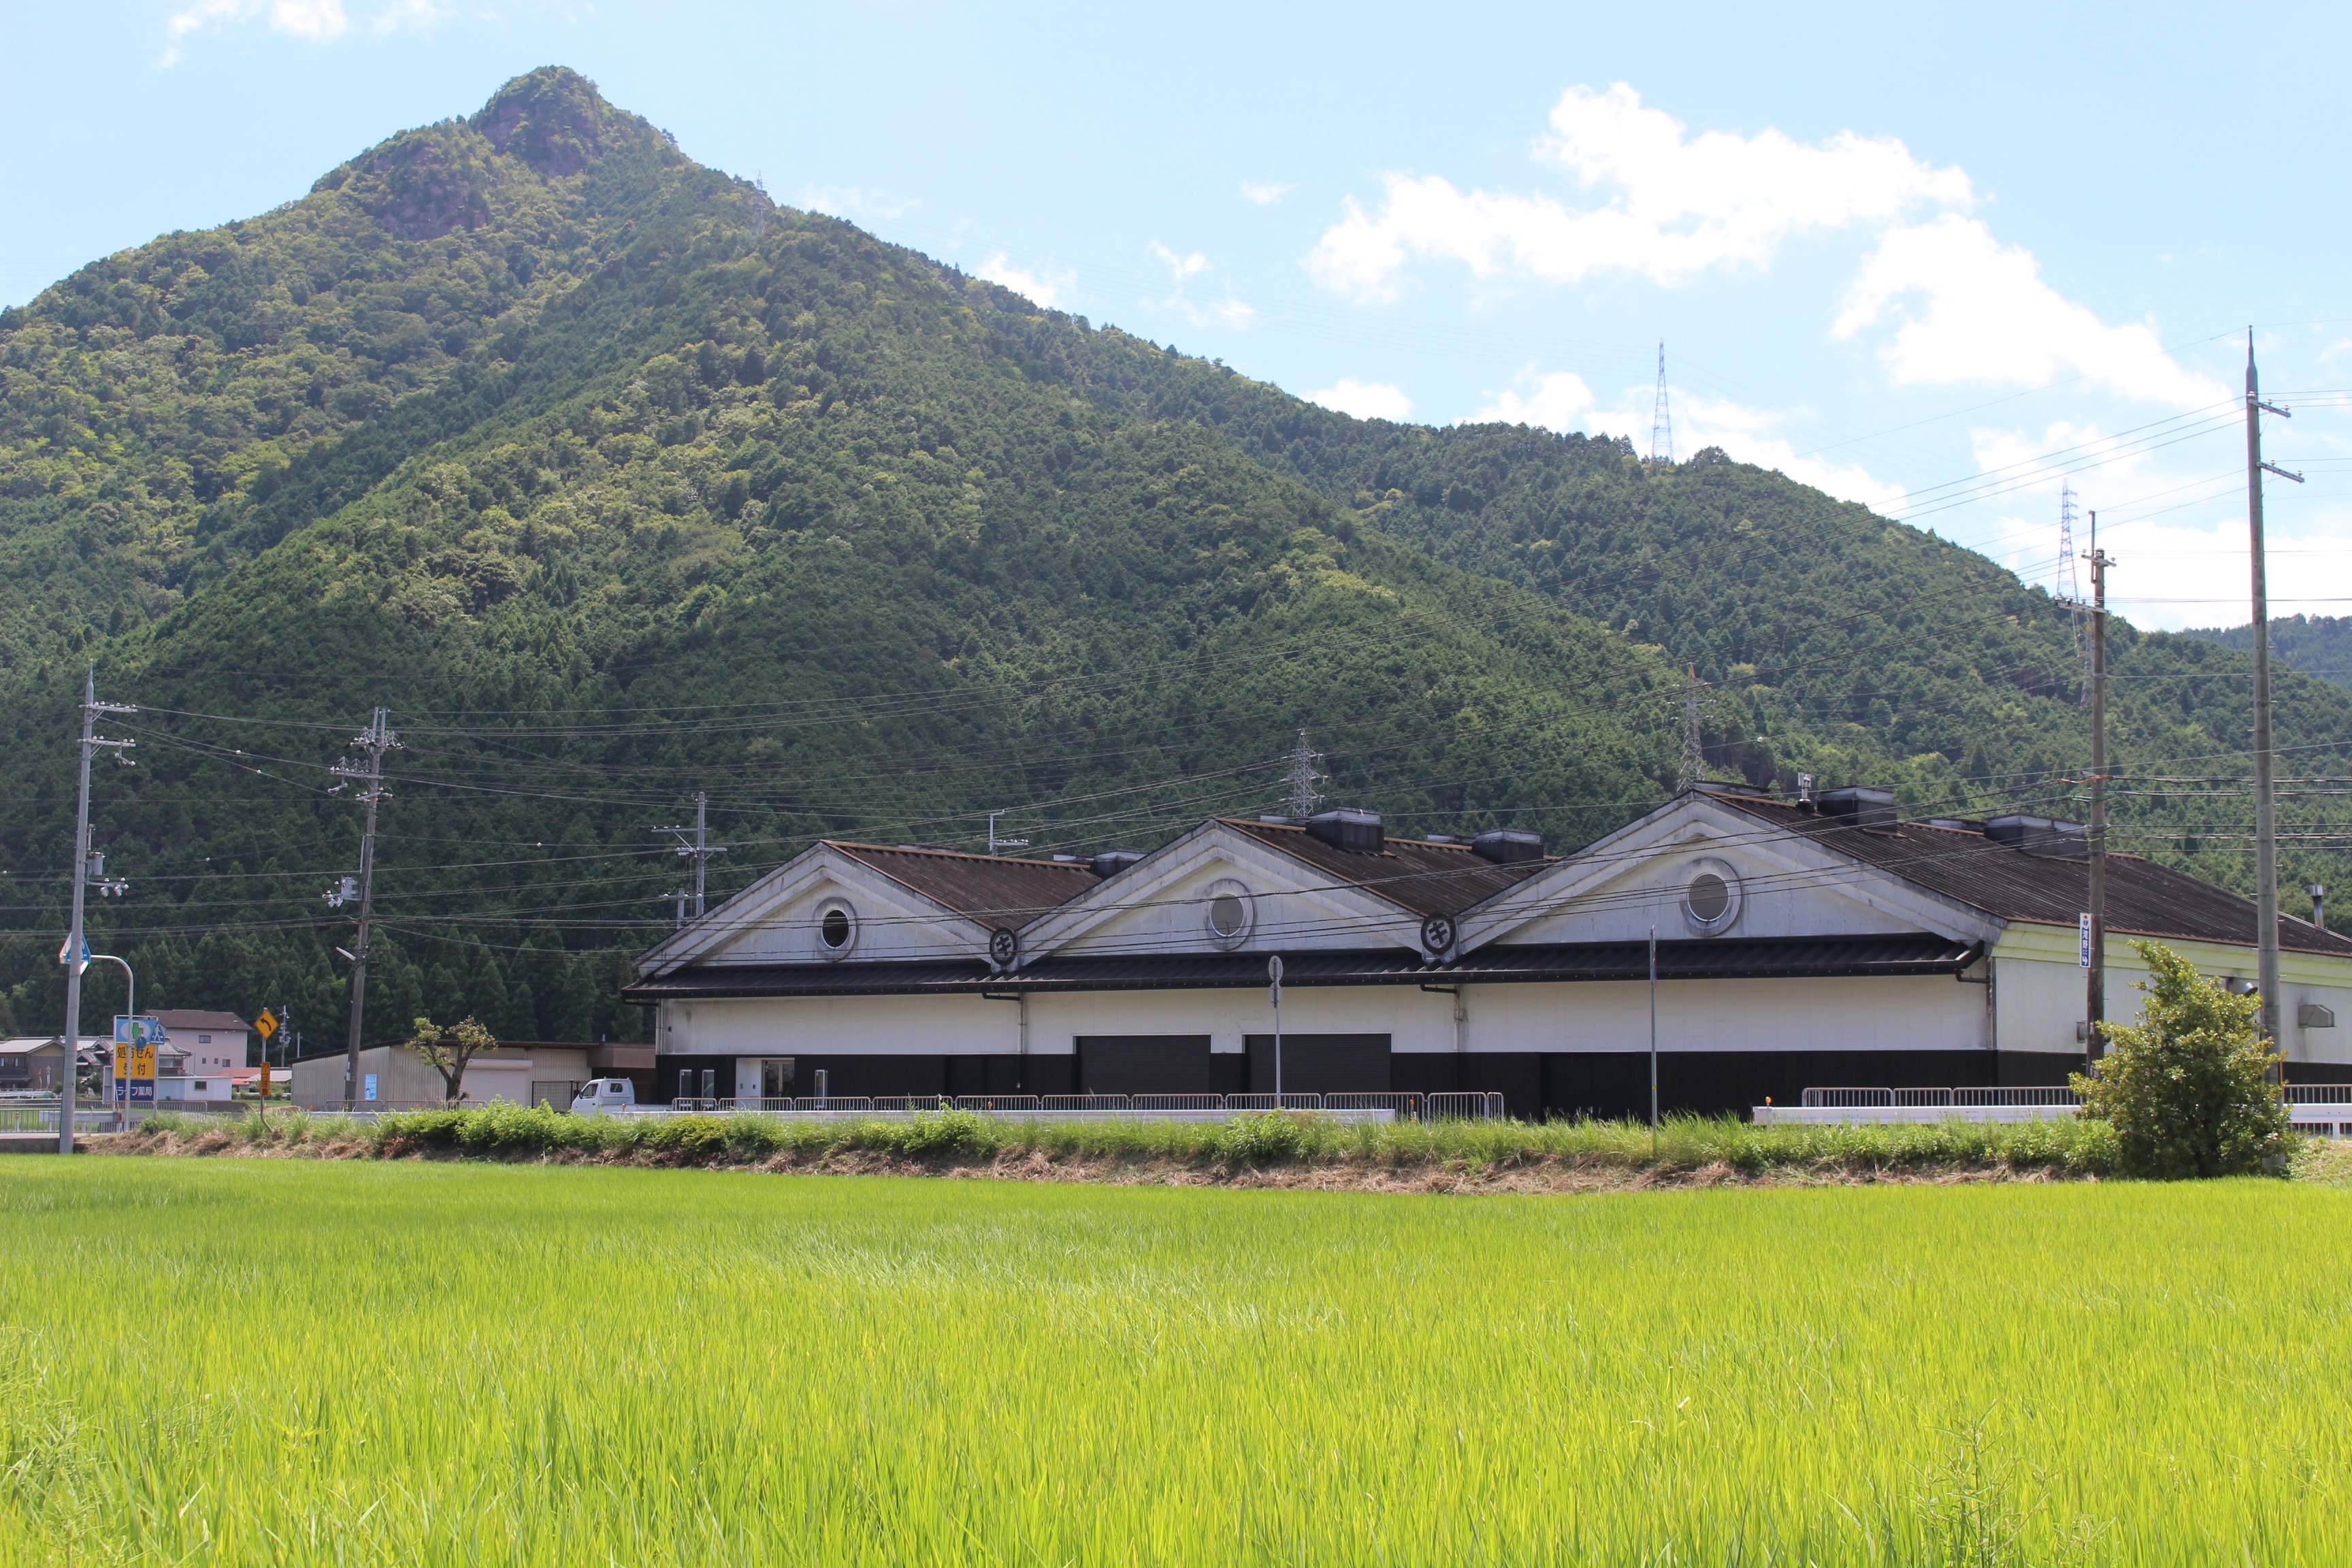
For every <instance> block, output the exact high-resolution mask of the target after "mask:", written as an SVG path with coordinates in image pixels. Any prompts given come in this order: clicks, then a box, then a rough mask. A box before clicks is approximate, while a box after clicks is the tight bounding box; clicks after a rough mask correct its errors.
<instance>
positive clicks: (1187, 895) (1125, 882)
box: [1021, 820, 1421, 963]
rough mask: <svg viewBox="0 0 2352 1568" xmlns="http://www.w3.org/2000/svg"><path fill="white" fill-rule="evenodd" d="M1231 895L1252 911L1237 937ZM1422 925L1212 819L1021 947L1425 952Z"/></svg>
mask: <svg viewBox="0 0 2352 1568" xmlns="http://www.w3.org/2000/svg"><path fill="white" fill-rule="evenodd" d="M1367 858H1368V859H1369V858H1370V857H1367ZM1227 894H1230V895H1232V896H1234V897H1235V898H1236V899H1238V900H1239V901H1240V904H1241V908H1242V911H1243V917H1244V920H1243V926H1242V929H1241V930H1240V931H1239V932H1238V934H1237V935H1234V936H1227V935H1224V934H1223V933H1220V932H1218V931H1216V930H1215V929H1214V927H1213V924H1212V916H1213V913H1214V912H1215V904H1216V900H1217V899H1218V898H1219V897H1220V896H1221V895H1227ZM1228 912H1230V911H1228ZM1420 931H1421V921H1420V918H1419V917H1418V916H1416V915H1414V914H1412V912H1410V911H1408V910H1403V909H1402V908H1400V907H1398V905H1397V904H1395V903H1394V902H1393V901H1391V900H1387V899H1383V898H1381V897H1378V896H1377V895H1375V894H1372V893H1370V892H1367V891H1366V890H1365V889H1362V888H1359V887H1355V886H1351V885H1349V884H1348V883H1346V882H1343V881H1339V880H1338V879H1334V878H1333V877H1332V876H1331V875H1329V874H1328V873H1327V872H1324V871H1321V870H1318V868H1315V867H1312V866H1309V865H1307V864H1305V863H1304V862H1302V861H1300V860H1299V859H1298V858H1297V857H1295V856H1291V855H1286V854H1284V853H1283V852H1282V851H1281V850H1280V849H1279V848H1277V847H1275V846H1273V845H1270V844H1267V843H1265V842H1263V841H1261V840H1259V839H1257V838H1255V837H1251V836H1249V835H1247V834H1244V833H1241V832H1238V831H1236V830H1235V829H1234V828H1233V827H1232V826H1228V825H1226V824H1225V823H1223V822H1219V821H1215V820H1212V821H1209V822H1206V823H1203V824H1202V825H1201V826H1198V827H1196V828H1193V829H1192V831H1191V832H1189V833H1187V834H1185V835H1184V836H1183V837H1181V838H1178V839H1177V840H1175V841H1174V842H1173V843H1171V844H1168V845H1166V846H1163V847H1160V848H1159V849H1156V850H1154V851H1153V852H1152V853H1150V855H1147V856H1145V857H1144V858H1142V859H1140V860H1139V861H1137V862H1136V863H1135V864H1134V865H1132V866H1130V867H1129V868H1127V869H1126V870H1124V871H1121V872H1119V873H1118V875H1117V876H1114V877H1109V878H1106V879H1104V880H1103V881H1102V882H1101V883H1100V884H1099V885H1097V887H1096V888H1094V889H1091V890H1090V891H1087V892H1085V893H1081V894H1080V895H1079V896H1078V897H1076V898H1075V899H1073V900H1070V901H1069V902H1068V903H1067V904H1066V905H1064V906H1063V907H1062V908H1061V909H1059V910H1055V911H1054V912H1053V913H1051V914H1048V915H1046V916H1045V918H1043V919H1042V920H1039V921H1036V922H1035V923H1034V925H1032V926H1030V927H1029V928H1028V929H1027V930H1026V931H1023V932H1022V936H1021V952H1022V961H1023V962H1024V963H1027V962H1030V961H1032V960H1034V959H1037V958H1042V957H1045V956H1046V955H1049V954H1050V955H1052V956H1055V957H1057V958H1075V957H1103V956H1110V955H1114V954H1118V953H1147V952H1148V953H1212V952H1269V953H1271V952H1301V951H1307V950H1311V949H1336V948H1363V947H1384V946H1398V947H1404V948H1408V949H1412V950H1413V951H1415V952H1419V951H1421V948H1420Z"/></svg>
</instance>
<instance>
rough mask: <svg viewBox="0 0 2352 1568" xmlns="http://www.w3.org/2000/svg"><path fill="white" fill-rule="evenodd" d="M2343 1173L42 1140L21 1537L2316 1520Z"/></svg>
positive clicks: (14, 1258)
mask: <svg viewBox="0 0 2352 1568" xmlns="http://www.w3.org/2000/svg"><path fill="white" fill-rule="evenodd" d="M2346 1201H2347V1200H2346V1198H2345V1196H2344V1195H2343V1194H2338V1193H2336V1192H2331V1191H2327V1190H2325V1189H2322V1188H2316V1187H2312V1186H2305V1185H2297V1184H2288V1183H2280V1182H2261V1181H2242V1182H2220V1183H2203V1184H2163V1185H2157V1184H2137V1183H2099V1184H2087V1183H2070V1184H2012V1185H2001V1186H1990V1185H1988V1186H1973V1187H1965V1188H1957V1189H1952V1188H1947V1189H1930V1188H1925V1187H1917V1186H1911V1187H1874V1188H1860V1189H1857V1188H1840V1189H1822V1188H1815V1189H1806V1190H1796V1189H1779V1190H1764V1189H1753V1188H1749V1189H1733V1190H1717V1191H1687V1192H1673V1193H1658V1194H1642V1195H1639V1196H1625V1197H1614V1196H1602V1197H1599V1198H1595V1199H1593V1200H1592V1201H1590V1202H1586V1203H1579V1204H1557V1203H1546V1202H1539V1201H1535V1200H1528V1199H1521V1198H1515V1197H1499V1198H1493V1199H1486V1200H1481V1201H1477V1202H1472V1203H1462V1202H1458V1201H1453V1200H1440V1199H1432V1198H1418V1197H1402V1198H1399V1197H1371V1196H1367V1195H1362V1194H1342V1193H1265V1192H1259V1193H1234V1192H1225V1191H1190V1192H1184V1191H1176V1190H1171V1189H1167V1188H1154V1187H1125V1188H1108V1187H1097V1186H1081V1185H1062V1186H1045V1185H1032V1184H1015V1183H974V1184H952V1185H950V1184H945V1183H939V1182H927V1181H903V1180H887V1179H883V1180H875V1179H849V1180H827V1181H814V1180H808V1179H804V1178H794V1177H781V1178H779V1177H761V1178H754V1177H751V1176H748V1175H743V1174H734V1173H705V1172H693V1173H685V1172H669V1171H658V1170H583V1169H577V1168H565V1167H560V1166H501V1165H496V1164H489V1163H433V1162H376V1163H355V1164H344V1165H340V1166H327V1165H322V1164H317V1163H306V1162H299V1161H226V1160H215V1161H191V1160H76V1161H57V1160H36V1159H25V1160H21V1161H16V1162H10V1163H6V1164H5V1165H0V1215H5V1225H6V1228H7V1234H8V1236H9V1237H10V1241H11V1244H12V1245H11V1246H10V1247H8V1248H7V1249H6V1250H5V1253H0V1342H5V1344H6V1345H7V1347H8V1353H7V1354H6V1356H5V1360H0V1558H5V1560H7V1561H15V1562H27V1561H31V1562H59V1563H62V1562H67V1561H71V1562H89V1563H101V1562H110V1561H118V1562H137V1563H174V1564H179V1563H187V1564H201V1563H235V1564H244V1563H272V1564H297V1563H404V1564H407V1563H417V1564H442V1563H450V1564H456V1563H466V1564H488V1565H506V1564H551V1565H552V1564H561V1565H563V1568H570V1565H571V1564H576V1563H625V1564H653V1563H661V1564H670V1563H685V1564H702V1563H761V1564H770V1563H773V1564H798V1563H808V1564H824V1565H825V1568H860V1565H866V1564H875V1565H879V1564H894V1565H896V1564H904V1565H909V1568H929V1565H942V1568H944V1565H948V1564H955V1565H963V1564H991V1565H995V1564H1025V1563H1088V1564H1094V1563H1110V1564H1126V1563H1148V1564H1168V1565H1176V1564H1191V1563H1202V1564H1208V1563H1215V1564H1219V1565H1221V1568H1222V1565H1224V1564H1238V1565H1243V1568H1255V1565H1260V1564H1264V1565H1268V1568H1272V1565H1275V1564H1282V1565H1297V1564H1314V1565H1320V1564H1335V1565H1336V1564H1345V1565H1349V1568H1353V1565H1355V1564H1360V1563H1391V1564H1399V1565H1415V1564H1462V1563H1473V1564H1506V1563H1508V1564H1561V1565H1567V1564H1577V1565H1586V1564H1603V1565H1613V1564H1626V1565H1629V1568H1630V1565H1632V1564H1637V1563H1639V1564H1650V1565H1654V1564H1661V1563H1799V1564H1802V1563H1812V1564H1818V1565H1820V1568H1896V1565H1917V1564H1939V1565H1949V1564H1962V1563H1964V1564H1968V1565H1969V1568H2018V1565H2023V1564H2029V1563H2031V1564H2048V1563H2084V1564H2130V1565H2133V1568H2173V1565H2189V1564H2207V1563H2213V1564H2220V1563H2231V1564H2243V1563H2263V1564H2265V1565H2266V1568H2269V1565H2281V1564H2285V1565H2301V1564H2313V1565H2316V1564H2322V1563H2327V1564H2333V1563H2340V1562H2341V1561H2342V1560H2343V1548H2344V1542H2345V1541H2346V1540H2347V1537H2352V1510H2347V1500H2346V1495H2345V1484H2344V1480H2343V1478H2344V1477H2345V1476H2346V1475H2347V1474H2352V1424H2347V1422H2346V1421H2345V1420H2344V1419H2343V1417H2342V1413H2341V1410H2340V1408H2339V1405H2338V1402H2336V1401H2335V1400H2332V1399H2328V1398H2324V1397H2315V1389H2316V1388H2317V1387H2318V1386H2319V1384H2315V1383H2314V1382H2313V1377H2314V1375H2321V1373H2318V1372H2317V1371H2316V1370H2315V1369H2317V1368H2318V1367H2319V1363H2324V1361H2325V1359H2326V1357H2325V1353H2324V1351H2325V1347H2326V1346H2329V1345H2332V1344H2333V1343H2335V1342H2336V1340H2337V1339H2338V1338H2339V1337H2340V1334H2341V1331H2342V1328H2343V1325H2344V1321H2345V1312H2346V1307H2347V1292H2352V1287H2347V1284H2346V1281H2347V1279H2352V1258H2347V1257H2346V1256H2345V1254H2346V1251H2347V1244H2346V1242H2345V1241H2344V1239H2343V1237H2344V1235H2345V1228H2344V1219H2345V1216H2346V1207H2345V1205H2346ZM2315 1354H2316V1355H2317V1356H2318V1361H2317V1362H2315V1359H2314V1358H2315Z"/></svg>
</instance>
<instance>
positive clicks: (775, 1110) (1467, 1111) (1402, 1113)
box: [643, 1090, 1505, 1121]
mask: <svg viewBox="0 0 2352 1568" xmlns="http://www.w3.org/2000/svg"><path fill="white" fill-rule="evenodd" d="M643 1109H645V1110H665V1109H667V1110H671V1111H700V1112H706V1113H709V1114H715V1115H726V1114H729V1113H731V1112H739V1111H751V1112H754V1113H766V1114H770V1115H777V1114H803V1113H809V1112H818V1113H829V1114H835V1115H843V1114H853V1115H854V1114H869V1115H905V1114H907V1113H908V1112H911V1111H938V1110H970V1111H976V1112H979V1113H980V1114H982V1115H988V1116H1023V1115H1057V1116H1070V1115H1079V1116H1086V1115H1093V1116H1166V1115H1183V1114H1195V1115H1231V1114H1234V1113H1236V1112H1241V1111H1254V1110H1328V1111H1340V1112H1347V1111H1365V1110H1385V1111H1389V1112H1391V1113H1392V1114H1394V1115H1396V1116H1398V1117H1401V1118H1406V1119H1411V1120H1416V1121H1426V1120H1430V1119H1433V1118H1444V1119H1459V1118H1465V1117H1466V1118H1474V1119H1485V1120H1500V1119H1501V1118H1502V1116H1503V1115H1504V1114H1505V1111H1504V1106H1503V1097H1502V1096H1501V1095H1500V1094H1494V1093H1486V1092H1475V1093H1460V1094H1422V1093H1418V1092H1414V1091H1409V1090H1396V1091H1375V1090H1355V1091H1348V1092H1333V1093H1330V1094H1285V1095H1281V1096H1276V1095H1271V1094H1205V1093H1182V1094H958V1095H941V1094H903V1095H860V1094H833V1095H797V1096H793V1097H792V1098H789V1099H782V1098H775V1097H768V1098H763V1099H751V1098H748V1097H747V1098H741V1099H698V1098H693V1097H680V1098H679V1099H677V1100H672V1101H670V1103H669V1104H668V1106H667V1107H661V1106H646V1107H644V1108H643Z"/></svg>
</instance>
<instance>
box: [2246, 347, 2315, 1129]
mask: <svg viewBox="0 0 2352 1568" xmlns="http://www.w3.org/2000/svg"><path fill="white" fill-rule="evenodd" d="M2265 414H2275V415H2277V416H2279V417H2280V418H2282V419H2286V418H2291V417H2292V416H2291V415H2289V414H2288V413H2287V411H2286V410H2285V409H2284V408H2278V407H2274V406H2273V405H2270V404H2267V403H2264V402H2263V395H2262V387H2261V384H2260V383H2259V382H2258V381H2257V380H2256V379H2255V377H2254V330H2253V329H2252V327H2248V328H2247V329H2246V539H2247V544H2248V546H2249V548H2250V552H2251V553H2252V557H2253V601H2254V603H2253V620H2254V624H2253V634H2254V952H2255V972H2256V974H2257V979H2256V982H2255V984H2256V986H2257V988H2258V989H2259V991H2260V994H2261V1001H2262V1032H2263V1045H2264V1046H2265V1047H2267V1048H2268V1049H2269V1050H2271V1051H2272V1052H2273V1053H2275V1052H2277V1051H2278V1049H2279V1048H2280V1047H2279V1005H2278V998H2279V944H2278V920H2279V907H2278V799H2277V786H2276V783H2275V780H2274V778H2273V774H2274V773H2275V771H2276V768H2277V758H2276V756H2275V755H2274V753H2273V750H2272V740H2271V600H2270V569H2269V565H2268V563H2267V561H2266V560H2265V558H2264V555H2263V474H2264V473H2273V474H2276V475H2277V476H2278V477H2279V478H2281V479H2293V480H2294V482H2295V483H2296V484H2301V483H2303V476H2302V475H2301V474H2291V473H2289V472H2287V470H2286V469H2284V468H2280V467H2279V466H2278V465H2277V464H2276V463H2266V462H2264V461H2263V415H2265ZM2271 1082H2272V1083H2273V1085H2275V1086H2276V1087H2277V1089H2278V1090H2279V1093H2280V1094H2281V1095H2282V1096H2284V1094H2285V1092H2286V1083H2285V1074H2284V1072H2282V1071H2281V1070H2280V1069H2279V1067H2278V1065H2277V1063H2276V1062H2275V1061H2273V1063H2272V1066H2271Z"/></svg>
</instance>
